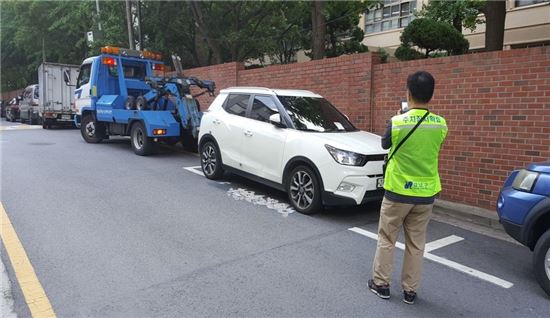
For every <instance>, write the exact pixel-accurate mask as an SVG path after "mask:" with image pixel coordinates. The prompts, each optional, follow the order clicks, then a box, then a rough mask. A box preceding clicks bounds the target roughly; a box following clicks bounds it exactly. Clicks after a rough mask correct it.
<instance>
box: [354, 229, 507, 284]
mask: <svg viewBox="0 0 550 318" xmlns="http://www.w3.org/2000/svg"><path fill="white" fill-rule="evenodd" d="M349 230H350V231H352V232H355V233H357V234H361V235H363V236H366V237H368V238H371V239H373V240H378V235H376V234H375V233H372V232H369V231H367V230H363V229H361V228H358V227H353V228H350V229H349ZM435 242H437V241H435ZM428 244H429V243H428ZM395 246H396V247H397V248H399V249H401V250H404V249H405V245H404V244H403V243H400V242H397V243H396V244H395ZM424 257H425V258H427V259H429V260H431V261H433V262H436V263H439V264H442V265H445V266H447V267H450V268H452V269H454V270H457V271H459V272H462V273H465V274H468V275H470V276H473V277H476V278H479V279H481V280H484V281H486V282H489V283H492V284H495V285H497V286H500V287H502V288H511V287H512V286H514V284H512V283H510V282H508V281H505V280H503V279H500V278H498V277H495V276H493V275H490V274H487V273H484V272H481V271H478V270H476V269H473V268H471V267H468V266H465V265H462V264H459V263H457V262H454V261H451V260H448V259H446V258H444V257H441V256H436V255H433V254H431V253H428V252H427V251H425V252H424Z"/></svg>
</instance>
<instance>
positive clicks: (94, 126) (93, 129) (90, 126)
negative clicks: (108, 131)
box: [80, 115, 106, 144]
mask: <svg viewBox="0 0 550 318" xmlns="http://www.w3.org/2000/svg"><path fill="white" fill-rule="evenodd" d="M80 133H81V134H82V138H84V140H86V142H87V143H91V144H97V143H99V142H101V140H103V139H105V138H106V136H105V126H104V125H103V124H102V123H98V122H96V121H95V120H94V118H93V117H92V115H85V116H84V117H83V118H82V123H81V125H80Z"/></svg>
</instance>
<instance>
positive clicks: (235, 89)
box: [220, 86, 322, 98]
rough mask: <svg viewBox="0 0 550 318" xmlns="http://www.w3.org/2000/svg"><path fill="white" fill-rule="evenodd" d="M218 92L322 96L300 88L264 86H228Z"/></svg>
mask: <svg viewBox="0 0 550 318" xmlns="http://www.w3.org/2000/svg"><path fill="white" fill-rule="evenodd" d="M220 93H226V94H228V93H249V94H268V95H280V96H303V97H316V98H322V96H321V95H319V94H315V93H313V92H311V91H307V90H302V89H271V88H266V87H247V86H241V87H229V88H226V89H222V90H221V91H220Z"/></svg>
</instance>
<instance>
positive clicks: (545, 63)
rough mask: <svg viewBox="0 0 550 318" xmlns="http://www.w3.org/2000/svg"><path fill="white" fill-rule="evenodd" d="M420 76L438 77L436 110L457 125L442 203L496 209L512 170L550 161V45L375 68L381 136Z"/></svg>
mask: <svg viewBox="0 0 550 318" xmlns="http://www.w3.org/2000/svg"><path fill="white" fill-rule="evenodd" d="M417 70H426V71H428V72H430V73H432V74H433V75H434V77H435V79H436V89H435V93H434V97H433V99H432V103H431V106H430V109H431V110H432V111H434V112H436V113H438V114H440V115H442V116H444V117H445V118H446V119H447V122H448V126H449V135H448V138H447V140H446V142H445V145H444V147H443V151H442V153H441V156H440V172H441V179H442V183H443V188H444V191H443V192H442V195H441V197H442V199H445V200H449V201H453V202H459V203H465V204H469V205H474V206H479V207H483V208H488V209H494V208H495V202H496V199H497V196H498V192H499V189H500V187H501V186H502V184H503V182H504V180H505V178H506V177H507V176H508V174H509V173H510V171H511V170H513V169H517V168H522V167H525V166H526V165H527V164H528V163H530V162H534V161H547V160H550V47H540V48H531V49H521V50H511V51H501V52H493V53H481V54H471V55H462V56H457V57H446V58H438V59H430V60H419V61H411V62H401V63H391V64H381V65H375V66H374V74H373V78H374V81H375V82H374V83H375V87H374V109H375V110H376V111H375V116H374V122H375V125H374V132H376V133H378V134H381V133H382V132H383V129H384V128H383V126H384V123H385V120H386V119H387V118H389V117H390V116H392V115H393V114H394V113H395V109H397V107H398V106H397V105H398V103H399V100H400V99H401V98H403V96H404V95H405V93H404V91H405V86H406V77H407V74H410V73H412V72H414V71H417Z"/></svg>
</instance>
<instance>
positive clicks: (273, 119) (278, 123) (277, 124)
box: [269, 113, 286, 128]
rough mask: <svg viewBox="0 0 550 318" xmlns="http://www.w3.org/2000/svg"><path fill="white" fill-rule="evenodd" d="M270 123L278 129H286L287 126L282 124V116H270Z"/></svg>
mask: <svg viewBox="0 0 550 318" xmlns="http://www.w3.org/2000/svg"><path fill="white" fill-rule="evenodd" d="M269 122H270V123H271V124H273V125H274V126H275V127H278V128H286V126H285V124H283V123H282V122H281V114H279V113H277V114H273V115H271V116H269Z"/></svg>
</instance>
